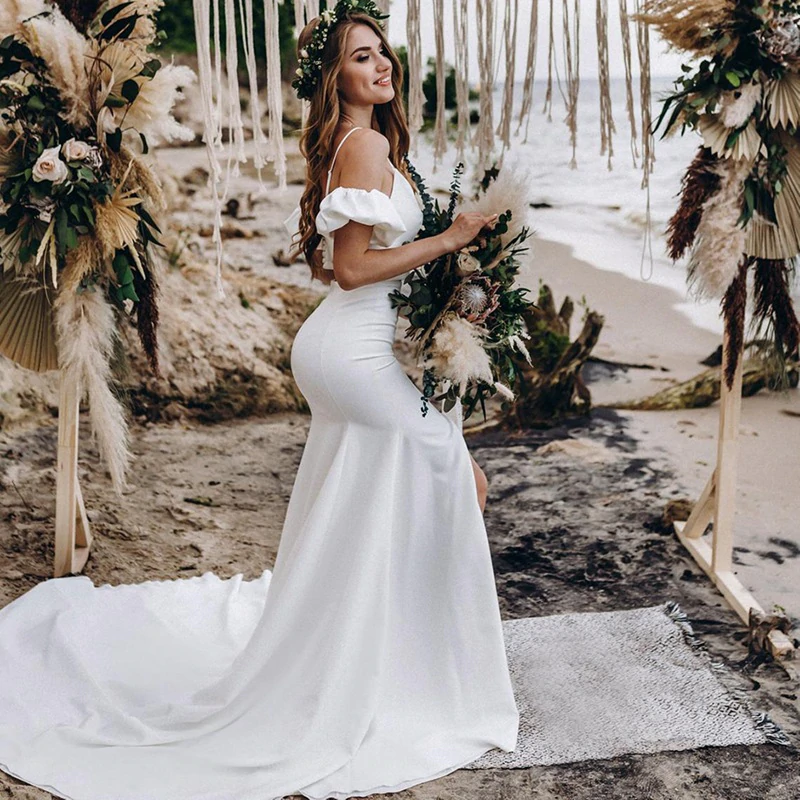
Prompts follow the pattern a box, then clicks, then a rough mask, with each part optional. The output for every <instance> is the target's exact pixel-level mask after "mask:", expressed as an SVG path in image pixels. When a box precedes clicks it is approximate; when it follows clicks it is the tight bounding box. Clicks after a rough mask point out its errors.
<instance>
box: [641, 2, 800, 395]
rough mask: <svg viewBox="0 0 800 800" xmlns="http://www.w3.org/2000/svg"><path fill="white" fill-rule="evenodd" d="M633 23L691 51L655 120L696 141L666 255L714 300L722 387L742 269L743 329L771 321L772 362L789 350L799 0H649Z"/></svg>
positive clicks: (737, 339) (732, 349)
mask: <svg viewBox="0 0 800 800" xmlns="http://www.w3.org/2000/svg"><path fill="white" fill-rule="evenodd" d="M639 16H640V17H641V18H642V19H644V20H645V21H647V22H649V23H650V24H652V25H654V26H655V27H656V28H658V30H659V32H660V33H661V34H662V36H663V37H664V38H665V39H666V40H667V41H668V42H669V43H670V44H671V45H672V46H673V47H675V48H678V49H681V50H684V51H686V52H688V53H689V54H690V55H691V56H692V57H694V58H697V59H699V63H698V64H697V65H696V66H689V65H684V66H683V72H684V75H683V76H682V77H681V78H679V79H678V80H676V81H675V91H674V92H673V93H671V94H669V95H668V96H667V97H665V98H664V99H663V108H662V111H661V115H660V117H659V119H658V121H657V123H656V126H655V128H658V127H660V125H661V124H662V122H665V130H664V134H663V135H665V136H666V135H667V134H668V133H670V132H672V131H674V130H675V129H677V127H678V126H680V129H681V132H683V131H684V130H685V129H686V128H691V129H692V130H695V131H697V132H698V133H699V134H700V136H701V137H702V140H703V145H702V147H701V148H700V150H699V151H698V153H697V155H696V157H695V159H694V161H693V162H692V164H691V165H690V167H689V169H688V170H687V172H686V175H685V176H684V179H683V191H682V195H681V200H680V205H679V207H678V209H677V210H676V212H675V214H674V215H673V217H672V219H671V220H670V223H669V227H668V245H669V252H670V255H671V257H672V258H673V259H674V260H677V259H678V258H680V257H682V256H683V255H684V253H688V255H689V264H688V279H689V282H690V284H691V285H692V287H693V288H694V289H695V291H696V292H697V294H698V295H700V296H706V297H713V298H716V299H720V300H721V301H722V311H723V315H724V318H725V325H726V329H727V333H728V343H729V348H728V360H727V365H728V369H727V371H726V375H725V379H726V383H727V384H728V386H731V384H732V381H733V377H734V372H735V367H736V363H737V360H738V355H739V353H740V352H741V350H742V348H743V344H744V320H745V309H746V304H747V272H748V271H750V270H752V275H753V286H754V294H755V304H754V309H753V312H754V313H753V327H754V328H756V329H757V330H758V329H760V328H762V326H768V327H770V328H771V329H772V332H773V337H774V340H775V345H776V347H775V352H776V354H777V355H778V357H779V360H780V363H782V364H783V365H784V366H785V359H786V358H789V357H791V356H794V355H796V354H797V350H798V344H799V343H800V323H798V320H797V316H796V314H795V311H794V307H793V304H792V298H791V291H790V278H791V275H792V272H793V262H794V260H795V258H796V257H797V255H798V253H800V139H798V126H800V3H798V2H789V1H784V2H769V1H767V0H744V2H736V3H733V2H724V3H719V2H716V1H715V0H688V2H687V0H649V2H647V3H645V13H644V14H642V15H639Z"/></svg>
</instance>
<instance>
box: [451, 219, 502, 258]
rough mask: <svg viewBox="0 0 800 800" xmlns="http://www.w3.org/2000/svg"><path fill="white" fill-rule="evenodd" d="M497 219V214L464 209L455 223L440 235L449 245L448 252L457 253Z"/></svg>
mask: <svg viewBox="0 0 800 800" xmlns="http://www.w3.org/2000/svg"><path fill="white" fill-rule="evenodd" d="M496 219H497V214H490V215H489V216H488V217H487V216H484V215H483V214H480V213H479V212H477V211H462V212H461V213H460V214H459V215H458V216H457V217H456V218H455V219H454V220H453V224H452V225H451V226H450V227H449V228H448V229H447V230H445V231H442V233H440V234H439V235H440V236H441V237H442V241H443V242H444V243H445V246H446V247H447V252H448V253H455V252H456V251H457V250H460V249H461V248H462V247H466V246H467V245H468V244H469V243H470V242H471V241H472V240H473V239H474V238H475V237H476V236H477V235H478V234H479V233H480V232H481V230H482V229H483V228H485V227H486V226H487V225H490V224H491V223H493V222H494V221H495V220H496Z"/></svg>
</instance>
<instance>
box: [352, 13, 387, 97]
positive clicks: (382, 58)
mask: <svg viewBox="0 0 800 800" xmlns="http://www.w3.org/2000/svg"><path fill="white" fill-rule="evenodd" d="M344 49H345V55H344V61H343V63H342V68H341V70H340V71H339V76H338V88H339V91H340V92H341V93H342V95H343V99H344V100H345V101H346V102H347V103H350V104H352V105H357V106H363V105H377V104H379V103H388V102H389V101H390V100H391V99H392V98H393V97H394V87H393V86H392V62H391V61H390V60H389V58H388V55H387V53H386V49H385V47H384V45H383V42H381V40H380V38H379V37H378V35H377V34H376V33H375V31H373V30H372V28H370V27H369V26H368V25H358V24H356V25H353V26H352V27H351V28H350V30H349V31H348V32H347V36H346V38H345V46H344Z"/></svg>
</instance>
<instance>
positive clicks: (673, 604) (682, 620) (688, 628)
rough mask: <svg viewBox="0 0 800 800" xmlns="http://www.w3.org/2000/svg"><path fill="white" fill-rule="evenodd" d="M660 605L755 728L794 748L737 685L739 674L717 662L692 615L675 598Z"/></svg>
mask: <svg viewBox="0 0 800 800" xmlns="http://www.w3.org/2000/svg"><path fill="white" fill-rule="evenodd" d="M661 608H662V609H663V610H664V613H665V614H666V615H667V616H668V617H669V618H670V619H671V620H672V621H673V622H674V623H675V624H676V625H677V626H678V628H679V629H680V631H681V633H682V634H683V638H684V640H685V641H686V643H687V644H688V645H690V646H691V647H692V649H693V650H694V651H695V652H696V653H698V654H699V655H701V657H703V658H705V659H706V661H707V663H708V666H709V667H710V668H711V671H712V672H713V673H714V675H715V676H716V677H717V680H718V681H719V682H720V684H721V685H722V686H723V688H724V689H725V691H726V692H728V694H729V695H730V696H731V698H732V699H733V701H734V702H735V703H736V704H738V705H739V706H740V708H741V709H742V710H743V711H744V712H745V713H746V714H747V715H748V716H749V717H750V719H751V720H752V722H753V725H754V726H755V728H756V729H757V730H758V731H760V732H761V733H762V734H763V736H764V738H765V739H766V740H767V741H768V742H770V743H771V744H779V745H782V746H784V747H792V746H793V745H792V742H791V740H790V739H789V737H788V736H787V735H786V732H785V731H784V730H783V729H782V728H781V727H780V726H779V725H778V724H777V723H776V722H774V721H773V720H772V719H771V718H770V716H769V714H767V713H766V712H765V711H756V710H755V709H754V708H752V706H751V704H750V699H751V698H750V697H749V692H747V690H746V689H743V688H742V687H741V686H738V685H735V684H734V683H733V681H734V680H735V679H736V678H735V676H736V673H735V672H733V671H732V670H731V668H730V667H729V666H728V665H727V664H725V662H723V661H715V660H714V658H713V656H712V655H711V653H710V652H709V650H708V647H707V645H706V644H705V643H704V642H703V641H702V640H701V639H699V638H698V637H697V634H695V632H694V629H693V628H692V624H691V622H689V617H687V616H686V613H685V612H684V611H683V609H682V608H681V607H680V604H679V603H678V602H677V601H675V600H667V601H666V602H665V603H663V604H662V606H661Z"/></svg>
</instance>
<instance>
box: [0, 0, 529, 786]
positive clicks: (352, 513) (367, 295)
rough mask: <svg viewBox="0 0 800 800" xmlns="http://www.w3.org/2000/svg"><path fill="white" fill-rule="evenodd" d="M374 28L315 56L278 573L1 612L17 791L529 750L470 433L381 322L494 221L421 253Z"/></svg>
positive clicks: (426, 764) (305, 774)
mask: <svg viewBox="0 0 800 800" xmlns="http://www.w3.org/2000/svg"><path fill="white" fill-rule="evenodd" d="M377 19H378V14H377V12H376V9H375V7H374V5H372V3H371V2H370V0H339V3H337V5H336V6H335V8H334V9H333V11H332V12H328V11H325V12H323V14H322V15H321V17H317V18H315V19H314V20H312V21H311V22H310V23H309V24H308V25H307V26H306V27H305V28H304V30H303V31H302V33H301V35H300V38H299V42H298V48H299V53H300V56H301V59H300V63H301V73H302V75H301V77H300V79H299V80H298V81H296V84H297V88H298V94H299V95H300V96H304V97H308V99H310V101H311V103H310V116H309V125H308V128H307V129H306V131H305V133H304V137H303V140H302V143H301V148H302V149H303V152H304V155H305V156H306V158H307V160H308V184H307V186H306V190H305V192H304V194H303V197H302V200H301V203H300V206H299V207H298V208H297V209H295V212H294V213H293V214H292V215H291V216H290V217H289V218H288V219H287V220H286V223H285V224H286V226H287V228H288V229H289V230H291V231H292V232H295V231H296V232H297V233H299V237H300V238H299V242H300V247H301V248H302V249H303V251H304V252H305V255H306V258H307V260H308V262H309V265H310V267H311V272H312V275H313V276H315V277H317V278H319V279H320V280H322V281H323V282H324V283H326V284H329V285H330V291H329V293H328V294H327V295H326V296H325V298H324V299H323V301H322V302H321V303H320V305H319V306H318V307H317V308H316V309H315V310H314V312H313V313H312V314H311V315H310V317H309V318H308V319H307V320H306V322H305V323H304V324H303V326H302V327H301V329H300V331H299V332H298V334H297V336H296V339H295V341H294V344H293V347H292V353H291V366H292V371H293V374H294V376H295V379H296V381H297V384H298V386H299V387H300V389H301V391H302V392H303V394H304V396H305V397H306V399H307V400H308V404H309V407H310V409H311V425H310V428H309V433H308V439H307V442H306V445H305V449H304V451H303V455H302V458H301V461H300V465H299V467H298V472H297V476H296V479H295V484H294V488H293V491H292V495H291V498H290V501H289V505H288V508H287V513H286V519H285V522H284V526H283V531H282V535H281V540H280V546H279V549H278V553H277V558H276V561H275V564H274V567H273V569H272V571H270V570H268V569H265V570H264V571H263V573H262V575H261V576H260V577H259V578H258V579H255V580H249V581H247V580H244V579H243V576H242V575H241V574H238V575H235V576H233V577H232V578H229V579H224V580H223V579H221V578H219V577H218V576H216V575H215V574H214V573H211V572H206V573H204V574H203V575H202V576H199V577H194V578H188V579H176V580H167V581H145V582H144V583H140V584H123V585H118V586H111V585H109V584H103V585H101V586H94V585H93V584H92V582H91V580H90V579H89V578H88V577H87V576H85V575H78V576H71V577H66V578H57V579H51V580H47V581H44V582H43V583H41V584H39V585H37V586H36V587H34V588H33V589H32V590H30V591H29V592H27V593H26V594H24V595H23V596H21V597H19V598H18V599H17V600H15V601H14V602H12V603H10V604H9V605H8V606H6V607H5V608H3V609H2V610H0V769H2V770H3V771H5V772H6V773H8V774H10V775H13V776H15V777H17V778H19V779H21V780H22V781H25V782H26V783H29V784H32V785H34V786H38V787H40V788H43V789H46V790H47V791H49V792H51V793H52V794H54V795H55V796H57V797H61V798H66V799H67V800H273V798H275V799H277V798H283V797H285V796H287V795H290V794H300V795H302V796H304V797H307V798H314V799H315V800H323V799H324V798H348V797H358V796H365V795H369V794H373V793H377V792H382V793H383V792H396V791H400V790H402V789H405V788H407V787H410V786H413V785H415V784H418V783H421V782H423V781H427V780H431V779H433V778H437V777H440V776H442V775H446V774H447V773H450V772H452V771H454V770H456V769H458V768H459V767H462V766H464V765H466V764H468V763H470V762H471V761H473V760H475V759H477V758H478V757H479V756H481V755H482V754H483V753H485V752H487V751H488V750H490V749H492V748H501V749H503V750H505V751H511V750H513V749H514V748H515V747H516V740H517V729H518V723H519V715H518V710H517V707H516V704H515V701H514V696H513V691H512V686H511V680H510V676H509V672H508V665H507V661H506V653H505V648H504V642H503V634H502V626H501V619H500V611H499V605H498V601H497V594H496V589H495V582H494V574H493V570H492V563H491V557H490V552H489V546H488V542H487V538H486V529H485V526H484V521H483V513H482V512H483V508H484V503H485V491H486V482H485V478H484V476H483V473H482V472H481V470H480V468H479V467H478V466H477V464H476V463H475V462H474V460H473V459H472V458H471V456H470V454H469V452H468V450H467V446H466V443H465V441H464V437H463V435H462V433H461V429H460V425H459V423H458V421H456V420H453V419H451V418H449V417H448V416H446V415H444V414H442V413H441V412H440V411H438V409H436V408H435V407H430V408H429V410H428V413H427V414H426V415H425V416H423V415H422V413H421V411H420V402H419V398H420V392H419V389H418V388H417V387H416V386H415V385H414V383H413V382H412V381H411V380H410V379H409V378H408V377H407V376H406V375H405V373H404V372H403V370H402V368H401V367H400V365H399V363H398V361H397V359H396V358H395V356H394V355H393V352H392V344H393V340H394V335H395V327H396V322H397V311H396V309H393V308H392V307H391V303H390V301H389V299H388V293H389V292H390V291H391V290H392V289H394V288H398V287H399V286H400V285H401V283H402V279H403V277H404V276H405V275H407V274H408V273H409V272H410V271H411V270H412V269H414V268H415V267H418V266H420V265H422V264H425V263H427V262H428V261H431V260H432V259H434V258H436V257H437V256H439V255H441V254H443V253H447V252H452V251H455V250H458V249H460V248H461V247H463V246H464V245H466V244H467V243H469V242H470V241H471V240H472V239H473V238H474V236H475V235H476V234H477V233H478V231H479V230H480V229H481V228H482V227H483V226H484V225H486V224H491V222H492V220H493V219H494V217H484V216H483V215H480V214H477V213H463V214H460V215H458V217H456V219H455V221H454V223H453V225H452V226H451V227H450V228H449V229H448V230H447V231H445V232H444V233H443V234H441V235H439V236H433V237H429V238H425V239H420V240H418V241H413V240H414V239H415V237H416V235H417V233H418V232H419V229H420V227H421V224H422V212H421V210H420V206H419V203H418V198H417V195H416V194H415V190H414V188H413V185H412V183H410V182H409V180H408V177H407V175H406V173H405V171H404V170H402V169H401V168H399V167H398V166H397V164H398V163H400V157H401V155H402V154H403V153H404V152H406V151H407V148H408V141H409V135H408V130H407V127H406V124H405V116H404V113H403V108H402V104H401V91H402V73H401V66H400V63H399V61H398V59H397V56H396V55H395V54H394V53H393V52H392V50H391V48H390V47H389V45H388V43H387V42H386V39H385V37H384V34H383V30H382V28H381V26H380V24H379V22H378V21H377ZM315 29H317V30H318V32H317V35H316V36H314V35H313V32H314V30H315ZM334 234H335V235H334ZM321 242H322V243H324V249H323V251H322V252H320V250H319V249H318V245H319V244H320V243H321Z"/></svg>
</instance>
